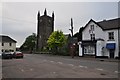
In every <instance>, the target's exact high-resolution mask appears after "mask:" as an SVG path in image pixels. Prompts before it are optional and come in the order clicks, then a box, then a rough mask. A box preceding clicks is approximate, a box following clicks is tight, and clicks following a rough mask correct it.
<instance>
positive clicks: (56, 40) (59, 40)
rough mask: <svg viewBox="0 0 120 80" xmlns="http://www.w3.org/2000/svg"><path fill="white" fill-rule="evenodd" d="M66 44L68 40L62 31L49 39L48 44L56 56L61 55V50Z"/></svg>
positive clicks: (54, 33) (56, 32)
mask: <svg viewBox="0 0 120 80" xmlns="http://www.w3.org/2000/svg"><path fill="white" fill-rule="evenodd" d="M65 43H66V38H65V36H64V34H63V32H62V31H54V32H53V33H52V34H51V35H50V37H49V38H48V41H47V44H48V47H49V48H50V49H52V52H53V53H54V54H58V53H59V49H60V48H61V47H62V46H63V45H64V44H65Z"/></svg>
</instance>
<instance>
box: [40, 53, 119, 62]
mask: <svg viewBox="0 0 120 80" xmlns="http://www.w3.org/2000/svg"><path fill="white" fill-rule="evenodd" d="M40 55H45V56H56V57H62V58H70V59H71V58H72V57H71V56H62V55H52V54H40ZM73 59H80V60H92V61H104V62H120V60H119V59H110V58H94V57H79V56H74V58H73Z"/></svg>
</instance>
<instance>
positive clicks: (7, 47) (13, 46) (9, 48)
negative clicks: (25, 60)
mask: <svg viewBox="0 0 120 80" xmlns="http://www.w3.org/2000/svg"><path fill="white" fill-rule="evenodd" d="M0 47H1V48H0V51H1V50H2V49H4V50H14V51H16V43H12V45H11V46H10V45H9V43H4V46H2V43H1V42H0Z"/></svg>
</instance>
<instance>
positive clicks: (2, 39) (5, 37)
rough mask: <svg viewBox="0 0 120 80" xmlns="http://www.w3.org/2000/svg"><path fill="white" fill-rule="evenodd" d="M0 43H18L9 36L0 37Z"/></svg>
mask: <svg viewBox="0 0 120 80" xmlns="http://www.w3.org/2000/svg"><path fill="white" fill-rule="evenodd" d="M0 42H12V43H17V41H15V40H14V39H12V38H10V37H9V36H4V35H0Z"/></svg>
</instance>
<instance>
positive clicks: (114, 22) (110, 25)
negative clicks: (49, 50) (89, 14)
mask: <svg viewBox="0 0 120 80" xmlns="http://www.w3.org/2000/svg"><path fill="white" fill-rule="evenodd" d="M91 21H92V22H94V23H95V24H97V25H98V26H99V27H101V28H102V29H103V30H112V29H118V28H120V26H119V24H118V23H120V18H116V19H111V20H103V21H100V22H95V21H94V20H93V19H91V20H90V21H89V22H88V23H87V24H86V25H85V27H84V29H85V28H86V27H87V25H88V24H89V23H90V22H91ZM84 29H83V30H84Z"/></svg>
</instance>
